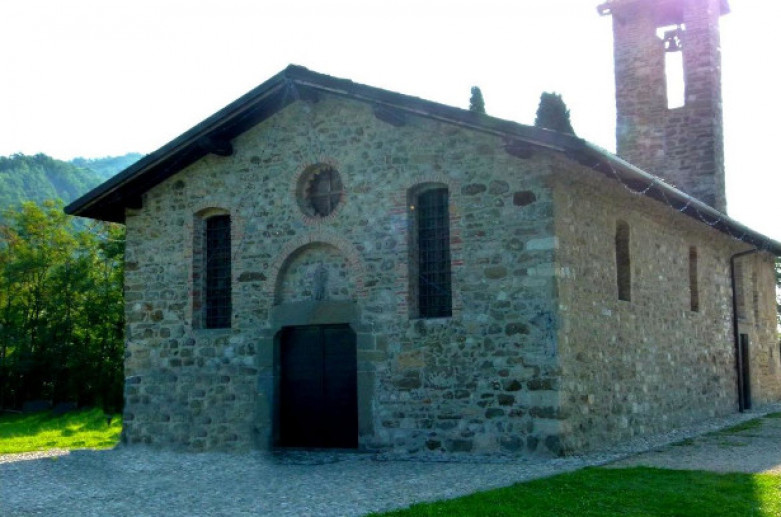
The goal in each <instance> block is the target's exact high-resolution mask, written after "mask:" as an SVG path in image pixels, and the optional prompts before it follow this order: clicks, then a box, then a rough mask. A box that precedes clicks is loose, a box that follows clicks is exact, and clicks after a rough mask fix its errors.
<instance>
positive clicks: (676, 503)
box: [375, 467, 781, 517]
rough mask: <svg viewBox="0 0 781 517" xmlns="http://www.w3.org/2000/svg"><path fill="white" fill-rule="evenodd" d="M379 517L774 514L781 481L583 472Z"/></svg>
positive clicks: (639, 470)
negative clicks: (441, 516) (437, 516)
mask: <svg viewBox="0 0 781 517" xmlns="http://www.w3.org/2000/svg"><path fill="white" fill-rule="evenodd" d="M375 515H380V514H375ZM381 515H385V516H432V515H443V516H444V515H447V516H466V515H470V516H471V515H480V516H499V515H506V516H523V515H528V516H534V517H545V516H551V517H553V516H557V517H558V516H573V517H574V516H595V517H596V516H599V517H608V516H614V515H621V516H637V517H639V516H654V517H656V516H679V517H684V516H695V515H697V516H703V517H704V516H708V517H717V516H725V517H726V516H741V515H750V516H754V517H762V516H768V517H770V516H774V517H776V516H779V515H781V476H776V475H770V474H715V473H712V472H702V471H694V470H692V471H688V470H664V469H653V468H646V467H636V468H630V469H602V468H587V469H583V470H579V471H577V472H572V473H569V474H562V475H559V476H554V477H551V478H546V479H539V480H536V481H531V482H528V483H522V484H516V485H513V486H510V487H507V488H500V489H498V490H491V491H488V492H480V493H477V494H473V495H470V496H466V497H461V498H459V499H453V500H450V501H438V502H435V503H428V504H416V505H413V506H412V507H410V508H409V509H406V510H401V511H397V512H390V513H386V514H381Z"/></svg>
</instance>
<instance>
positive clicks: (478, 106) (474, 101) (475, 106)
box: [469, 86, 485, 113]
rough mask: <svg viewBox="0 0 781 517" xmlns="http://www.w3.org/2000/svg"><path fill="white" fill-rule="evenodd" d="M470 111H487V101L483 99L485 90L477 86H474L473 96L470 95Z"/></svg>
mask: <svg viewBox="0 0 781 517" xmlns="http://www.w3.org/2000/svg"><path fill="white" fill-rule="evenodd" d="M469 111H476V112H477V113H485V101H484V100H483V92H481V91H480V88H479V87H477V86H472V96H471V97H469Z"/></svg>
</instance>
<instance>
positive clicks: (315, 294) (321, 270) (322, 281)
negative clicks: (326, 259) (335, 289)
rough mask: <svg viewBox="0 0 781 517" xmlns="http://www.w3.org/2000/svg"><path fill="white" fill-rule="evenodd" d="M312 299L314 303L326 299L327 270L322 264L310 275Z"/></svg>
mask: <svg viewBox="0 0 781 517" xmlns="http://www.w3.org/2000/svg"><path fill="white" fill-rule="evenodd" d="M312 284H313V285H312V298H313V299H314V300H315V301H316V302H320V301H323V300H325V298H326V286H327V285H328V268H326V267H325V266H324V265H323V263H322V262H320V263H319V264H318V265H317V268H315V271H314V274H313V275H312Z"/></svg>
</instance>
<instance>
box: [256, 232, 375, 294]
mask: <svg viewBox="0 0 781 517" xmlns="http://www.w3.org/2000/svg"><path fill="white" fill-rule="evenodd" d="M328 250H333V251H335V252H336V253H338V254H339V255H340V256H341V257H343V258H344V261H345V266H346V267H347V269H348V272H347V274H348V275H349V276H350V277H351V278H350V281H351V282H352V286H353V287H352V288H351V290H352V291H353V293H354V296H355V297H356V298H365V297H366V290H365V287H364V281H363V280H364V274H365V267H364V264H363V261H362V260H361V258H360V253H359V252H358V250H357V249H356V248H355V246H354V245H353V244H352V243H351V242H350V241H348V240H347V239H345V238H343V237H341V236H339V235H336V234H335V233H333V232H330V231H323V230H320V231H316V232H311V233H309V234H306V235H303V236H301V237H299V238H297V239H294V240H292V241H290V242H288V243H287V244H286V245H285V246H284V247H283V248H282V250H280V252H279V253H278V254H277V257H276V259H275V260H274V262H273V263H272V264H271V265H270V266H269V268H268V272H269V274H268V281H267V283H266V287H265V292H264V293H263V294H264V296H266V297H267V298H268V299H271V300H274V304H275V305H276V304H278V303H280V302H282V301H283V299H284V297H285V296H284V293H282V292H281V289H284V288H285V285H284V284H285V281H286V278H285V274H286V271H287V269H288V266H290V265H291V264H292V263H293V262H294V261H296V260H297V259H298V258H300V257H301V255H302V254H304V253H316V252H320V253H323V252H326V253H327V251H328Z"/></svg>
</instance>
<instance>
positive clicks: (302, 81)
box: [65, 65, 781, 255]
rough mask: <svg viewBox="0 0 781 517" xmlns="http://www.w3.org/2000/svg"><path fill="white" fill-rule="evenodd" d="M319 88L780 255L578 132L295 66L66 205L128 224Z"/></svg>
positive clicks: (774, 246)
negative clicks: (501, 146)
mask: <svg viewBox="0 0 781 517" xmlns="http://www.w3.org/2000/svg"><path fill="white" fill-rule="evenodd" d="M321 93H326V94H331V95H337V96H342V97H348V98H351V99H354V100H357V101H360V102H365V103H367V104H370V105H372V106H373V109H374V113H375V115H376V116H377V117H378V118H380V119H382V120H384V121H386V122H389V123H391V124H403V123H404V118H405V117H406V116H407V115H414V116H420V117H426V118H430V119H434V120H437V121H440V122H445V123H448V124H455V125H458V126H462V127H465V128H469V129H471V130H474V131H478V132H482V133H489V134H493V135H496V136H499V137H501V138H502V139H503V140H504V142H505V149H506V151H507V152H508V153H510V154H512V155H515V156H519V157H528V156H530V155H531V153H532V152H533V151H534V150H535V149H540V148H546V149H550V150H553V151H557V152H560V153H562V154H563V155H565V156H566V157H568V158H569V159H572V160H574V161H576V162H578V163H580V164H581V165H585V166H587V167H590V168H592V169H594V170H596V171H599V172H601V173H603V174H605V175H606V176H608V177H609V178H611V179H613V180H615V181H619V182H620V183H622V184H623V185H624V186H625V187H627V188H628V189H629V190H630V191H633V192H636V193H637V194H639V195H644V196H647V197H650V198H653V199H656V200H658V201H660V202H663V203H665V204H667V205H669V206H670V207H671V209H675V210H678V211H679V212H681V213H683V214H686V215H688V216H690V217H693V218H695V219H697V220H699V221H701V222H702V223H704V224H707V225H709V226H711V227H713V228H715V229H717V230H719V231H721V232H724V233H726V234H729V235H731V236H733V237H735V238H738V239H741V240H743V241H745V242H747V243H749V244H752V245H754V246H756V247H758V248H760V249H763V250H766V251H769V252H771V253H773V254H775V255H781V244H780V243H778V242H776V241H774V240H772V239H769V238H768V237H765V236H764V235H762V234H760V233H758V232H755V231H753V230H751V229H750V228H748V227H746V226H744V225H742V224H741V223H738V222H737V221H735V220H733V219H730V218H729V217H727V216H726V215H724V214H722V213H720V212H718V211H717V210H715V209H713V208H711V207H710V206H708V205H706V204H704V203H702V202H701V201H698V200H696V199H694V198H692V197H691V196H689V195H687V194H685V193H683V192H681V191H680V190H678V189H676V188H674V187H672V186H670V185H668V184H667V183H665V182H664V181H663V180H661V179H660V178H658V177H656V176H653V175H651V174H648V173H647V172H645V171H642V170H640V169H639V168H637V167H635V166H633V165H631V164H629V163H627V162H625V161H624V160H621V159H620V158H618V157H617V156H615V155H613V154H611V153H609V152H607V151H605V150H604V149H601V148H599V147H597V146H595V145H592V144H590V143H588V142H586V141H585V140H582V139H580V138H577V137H575V136H572V135H566V134H563V133H557V132H555V131H549V130H546V129H541V128H537V127H531V126H526V125H523V124H518V123H516V122H511V121H507V120H502V119H498V118H494V117H490V116H488V115H485V114H481V113H475V112H472V111H468V110H463V109H460V108H454V107H452V106H446V105H444V104H439V103H436V102H432V101H427V100H424V99H420V98H418V97H412V96H409V95H403V94H400V93H396V92H392V91H388V90H383V89H380V88H374V87H371V86H366V85H362V84H358V83H354V82H352V81H350V80H347V79H339V78H336V77H331V76H328V75H324V74H319V73H316V72H312V71H310V70H308V69H306V68H304V67H301V66H295V65H290V66H288V67H287V68H285V69H284V70H283V71H281V72H280V73H278V74H276V75H275V76H273V77H271V78H270V79H268V80H267V81H266V82H264V83H263V84H261V85H260V86H258V87H256V88H255V89H253V90H252V91H250V92H249V93H247V94H245V95H243V96H242V97H240V98H238V99H237V100H235V101H234V102H232V103H230V104H229V105H228V106H226V107H224V108H223V109H221V110H220V111H218V112H217V113H215V114H214V115H212V116H210V117H209V118H207V119H206V120H204V121H203V122H201V123H200V124H198V125H196V126H195V127H193V128H192V129H190V130H188V131H186V132H185V133H183V134H182V135H180V136H179V137H177V138H175V139H174V140H172V141H171V142H169V143H167V144H165V145H164V146H163V147H161V148H160V149H158V150H156V151H154V152H152V153H150V154H148V155H147V156H145V157H143V158H142V159H141V160H139V161H138V162H136V163H134V164H133V165H131V166H130V167H128V168H127V169H125V170H124V171H122V172H120V173H119V174H117V175H116V176H114V177H113V178H111V179H109V180H108V181H106V182H104V183H102V184H101V185H99V186H97V187H96V188H94V189H93V190H91V191H89V192H87V193H86V194H84V195H83V196H81V197H80V198H78V199H76V200H75V201H73V202H72V203H70V204H69V205H68V206H66V207H65V212H66V213H67V214H70V215H77V216H82V217H89V218H93V219H100V220H104V221H111V222H118V223H122V222H124V219H125V209H126V208H141V196H142V195H143V194H144V192H146V191H148V190H149V189H150V188H152V187H154V186H155V185H157V184H159V183H161V182H162V181H164V180H165V179H167V178H169V177H171V176H173V175H174V174H176V173H177V172H179V171H180V170H182V169H183V168H185V167H187V166H188V165H190V164H192V163H194V162H195V161H197V160H199V159H201V158H202V157H204V156H205V155H207V154H210V153H213V154H217V155H221V156H229V155H230V154H232V152H233V150H232V145H231V140H233V139H234V138H235V137H236V136H238V135H240V134H241V133H243V132H244V131H246V130H248V129H249V128H251V127H252V126H254V125H256V124H258V123H260V122H262V121H263V120H265V119H267V118H269V117H271V116H272V115H274V114H275V113H277V112H278V111H279V110H281V109H282V108H284V107H285V106H288V105H289V104H291V103H293V102H295V101H297V100H316V99H317V97H318V96H319V95H320V94H321Z"/></svg>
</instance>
